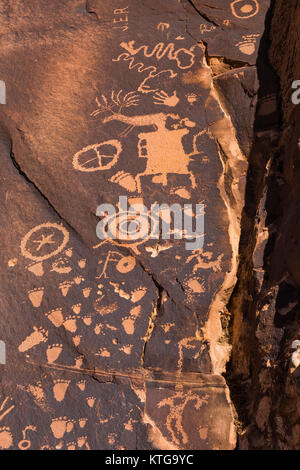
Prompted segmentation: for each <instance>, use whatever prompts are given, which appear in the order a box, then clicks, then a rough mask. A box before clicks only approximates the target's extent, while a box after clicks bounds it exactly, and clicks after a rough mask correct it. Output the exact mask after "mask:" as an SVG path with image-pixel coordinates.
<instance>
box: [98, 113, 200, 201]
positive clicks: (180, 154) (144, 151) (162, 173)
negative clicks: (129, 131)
mask: <svg viewBox="0 0 300 470" xmlns="http://www.w3.org/2000/svg"><path fill="white" fill-rule="evenodd" d="M113 120H116V121H120V122H123V123H124V124H129V125H132V126H135V127H148V126H149V127H154V130H153V131H149V132H142V133H140V134H139V135H138V138H139V142H138V156H139V157H142V158H146V159H147V165H146V169H145V171H144V172H143V173H140V174H138V175H137V176H136V182H137V191H138V192H139V193H140V192H141V181H140V177H141V176H142V175H152V176H155V175H156V178H155V180H153V181H154V182H157V183H161V184H162V185H163V186H166V185H167V175H168V174H170V173H177V174H180V175H185V174H189V175H190V178H191V182H192V187H196V181H195V177H194V175H193V174H192V173H191V172H190V171H189V169H188V165H189V161H190V156H191V155H193V153H191V154H189V153H186V152H185V150H184V147H183V143H182V139H183V137H184V136H186V135H188V134H189V132H190V129H191V128H193V127H195V126H196V124H195V122H193V121H190V120H189V119H188V118H183V119H181V118H180V116H179V115H178V114H172V113H171V114H165V113H156V114H146V115H139V116H125V115H123V114H113V115H112V116H109V117H107V118H105V119H104V120H103V123H108V122H111V121H113ZM168 121H170V122H168ZM162 156H163V157H164V158H162Z"/></svg>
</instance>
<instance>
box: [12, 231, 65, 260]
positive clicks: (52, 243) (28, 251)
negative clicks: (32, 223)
mask: <svg viewBox="0 0 300 470" xmlns="http://www.w3.org/2000/svg"><path fill="white" fill-rule="evenodd" d="M68 241H69V232H68V231H67V230H66V229H65V228H64V227H63V226H62V225H59V224H55V223H50V222H48V223H45V224H41V225H37V226H36V227H34V228H32V229H31V230H30V231H29V232H28V233H27V234H26V235H25V237H24V238H23V239H22V241H21V253H22V255H23V256H24V257H25V258H29V259H31V260H33V261H43V260H46V259H48V258H51V257H52V256H55V255H57V254H58V253H60V252H61V251H62V250H63V249H64V248H65V247H66V245H67V243H68Z"/></svg>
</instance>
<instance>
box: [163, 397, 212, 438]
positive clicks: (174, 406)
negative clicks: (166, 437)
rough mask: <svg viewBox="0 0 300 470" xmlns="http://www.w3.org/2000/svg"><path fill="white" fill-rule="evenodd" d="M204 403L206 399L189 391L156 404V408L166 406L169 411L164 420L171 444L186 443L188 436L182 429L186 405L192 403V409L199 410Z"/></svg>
mask: <svg viewBox="0 0 300 470" xmlns="http://www.w3.org/2000/svg"><path fill="white" fill-rule="evenodd" d="M206 402H207V400H206V398H201V397H200V396H199V395H196V394H195V393H193V392H192V391H191V390H189V391H188V392H177V393H176V394H175V395H174V396H173V397H168V398H165V399H163V400H161V401H160V402H159V403H158V405H157V407H158V408H162V407H164V406H168V407H169V409H170V412H169V414H168V416H167V419H166V427H167V430H168V431H169V433H170V434H171V436H172V442H174V443H175V444H177V445H182V444H186V443H187V442H188V434H187V432H186V431H185V430H184V427H183V418H184V416H183V415H184V411H185V408H186V407H187V405H188V404H189V403H194V408H195V409H196V410H199V409H200V408H201V406H202V405H203V403H206Z"/></svg>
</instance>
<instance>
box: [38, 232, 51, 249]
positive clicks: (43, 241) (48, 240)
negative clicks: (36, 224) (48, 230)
mask: <svg viewBox="0 0 300 470" xmlns="http://www.w3.org/2000/svg"><path fill="white" fill-rule="evenodd" d="M52 237H53V233H52V234H51V235H44V234H42V238H40V239H39V240H33V243H39V246H38V247H37V249H36V251H40V249H41V248H42V247H43V246H44V245H46V244H48V245H53V244H55V241H53V240H52Z"/></svg>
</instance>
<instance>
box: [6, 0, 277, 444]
mask: <svg viewBox="0 0 300 470" xmlns="http://www.w3.org/2000/svg"><path fill="white" fill-rule="evenodd" d="M8 3H9V6H10V8H11V11H10V13H9V17H8V14H6V13H5V11H4V10H3V11H1V13H0V24H1V28H2V29H3V31H4V32H5V38H4V39H3V51H4V52H3V57H2V59H1V67H0V72H1V79H3V80H4V81H5V83H6V84H7V104H6V105H5V107H3V108H2V111H3V113H2V117H1V123H0V125H1V136H0V137H1V139H0V145H1V158H2V162H3V164H2V166H1V169H0V172H1V173H0V174H1V180H2V181H3V184H2V185H1V188H0V191H1V199H2V201H3V210H2V211H0V217H1V221H0V222H1V224H0V227H1V228H0V231H1V240H2V247H3V250H1V273H2V276H3V281H2V282H1V286H0V291H1V295H0V305H1V312H2V317H1V320H0V322H1V339H3V340H4V341H5V344H6V348H7V351H8V353H7V364H6V365H0V367H1V379H2V380H1V386H0V448H1V449H21V450H27V449H57V450H63V449H69V450H72V449H107V450H109V449H118V450H122V449H123V450H130V449H136V448H138V449H157V448H160V449H198V448H199V449H233V448H234V447H235V445H236V433H235V428H234V410H233V406H232V402H231V399H230V393H229V388H228V386H227V384H226V382H225V380H224V378H223V377H222V373H223V372H224V371H225V369H226V363H227V362H228V360H229V356H230V344H229V340H228V336H227V334H226V328H225V327H224V324H225V323H226V321H227V320H228V318H227V315H228V314H227V311H226V305H227V303H228V300H229V298H230V295H231V293H232V290H233V288H234V285H235V282H236V275H237V266H238V264H237V258H238V247H239V238H240V221H241V212H242V208H243V205H244V197H245V179H246V173H247V167H248V162H247V158H248V157H249V152H250V148H251V141H252V129H253V122H254V112H255V105H256V94H257V89H258V82H257V76H256V67H255V62H256V57H257V53H258V48H259V43H260V38H261V36H262V34H263V31H264V21H265V15H266V12H267V10H268V7H269V1H268V0H260V1H258V0H257V1H250V0H249V1H246V0H245V1H240V0H239V1H233V2H228V1H226V2H225V1H221V2H220V1H219V2H217V3H218V6H219V7H218V9H216V1H214V0H210V1H209V2H205V3H202V2H200V1H194V2H189V1H181V2H179V1H177V0H168V1H164V2H163V3H162V4H161V5H158V4H157V2H153V1H152V0H151V1H150V0H147V1H145V2H143V3H142V2H139V1H137V0H128V2H124V1H123V0H113V1H111V0H110V1H101V2H100V1H98V0H93V1H89V2H83V1H81V0H72V1H71V0H64V1H63V5H62V2H59V3H58V2H52V3H51V5H48V4H47V5H46V4H45V3H44V2H40V3H38V4H37V5H35V6H33V5H25V4H24V2H22V1H19V0H18V1H16V0H14V2H12V1H9V2H8ZM58 9H59V11H60V12H61V15H60V16H59V17H58V15H57V10H58ZM20 11H22V15H21V16H20ZM46 26H47V27H46ZM120 196H121V197H123V198H124V197H125V198H126V201H127V203H128V205H127V206H126V207H124V206H123V205H122V201H124V199H120ZM108 205H110V207H111V206H113V207H114V208H115V210H114V212H111V213H110V212H109V210H108V209H103V206H106V207H108ZM153 205H154V206H155V210H156V211H157V212H155V214H154V212H153ZM198 206H199V207H200V206H201V212H197V210H196V208H197V207H198ZM99 207H102V209H101V211H100V210H99V209H98V208H99ZM132 208H135V210H133V209H132ZM186 210H188V211H189V212H188V217H186V218H185V219H184V216H185V215H186V212H185V211H186ZM105 211H106V212H105ZM178 213H179V215H180V220H181V221H182V220H184V221H185V225H184V226H182V225H181V226H180V227H179V228H178V220H179V218H178V220H177V225H176V227H175V222H176V217H175V216H176V214H177V215H178ZM198 216H199V220H200V217H201V221H203V220H204V225H201V227H202V228H203V231H201V232H199V230H198V231H197V230H196V229H195V224H194V225H192V224H188V222H186V220H193V221H194V222H195V223H196V224H197V220H198V219H197V217H198ZM198 225H199V227H200V223H199V224H197V225H196V228H197V227H198ZM137 228H140V230H141V231H142V233H143V236H142V237H141V236H140V237H134V236H133V235H132V236H130V237H129V236H128V233H129V232H130V230H132V233H133V234H134V233H136V231H137ZM153 231H154V232H155V234H156V235H157V234H158V236H156V237H153ZM140 233H141V232H140ZM124 234H125V235H124ZM99 235H101V237H100V236H99ZM12 371H13V379H12ZM74 400H76V409H75V410H74V406H73V403H74ZM1 403H2V404H1Z"/></svg>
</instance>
